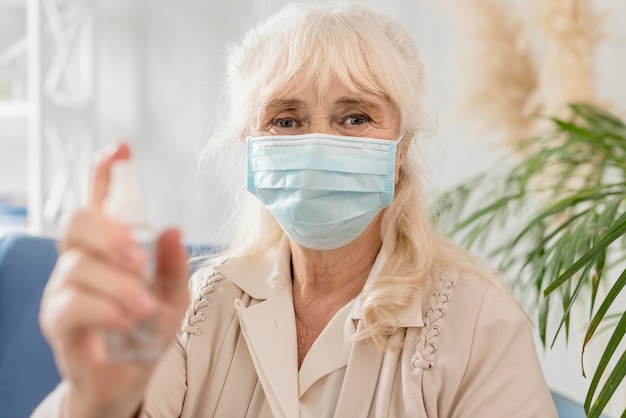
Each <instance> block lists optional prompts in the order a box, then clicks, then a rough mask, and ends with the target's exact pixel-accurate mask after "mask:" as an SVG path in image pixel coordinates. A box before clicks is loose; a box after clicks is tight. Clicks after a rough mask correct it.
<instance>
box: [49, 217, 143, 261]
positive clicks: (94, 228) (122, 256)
mask: <svg viewBox="0 0 626 418" xmlns="http://www.w3.org/2000/svg"><path fill="white" fill-rule="evenodd" d="M65 229H66V231H65V232H64V233H63V234H62V238H61V239H60V240H59V251H60V252H63V251H67V250H70V249H73V248H81V249H82V250H84V251H88V252H90V253H91V254H93V255H94V256H95V257H98V258H101V259H103V260H108V261H110V262H112V263H116V264H120V265H121V266H122V267H124V268H126V269H128V270H130V271H132V272H136V273H138V272H141V271H143V268H144V266H145V263H146V261H147V259H148V254H147V253H146V251H145V250H144V249H143V248H142V247H141V246H140V245H139V244H138V243H137V242H136V241H135V240H134V239H133V237H132V234H131V232H130V231H129V230H128V229H127V228H126V227H124V226H123V225H122V224H120V223H118V222H116V221H114V220H111V219H110V218H108V217H106V216H104V215H103V214H102V213H100V212H97V211H88V210H84V211H78V212H76V213H75V214H73V215H72V217H71V218H70V219H69V222H68V223H67V225H66V227H65Z"/></svg>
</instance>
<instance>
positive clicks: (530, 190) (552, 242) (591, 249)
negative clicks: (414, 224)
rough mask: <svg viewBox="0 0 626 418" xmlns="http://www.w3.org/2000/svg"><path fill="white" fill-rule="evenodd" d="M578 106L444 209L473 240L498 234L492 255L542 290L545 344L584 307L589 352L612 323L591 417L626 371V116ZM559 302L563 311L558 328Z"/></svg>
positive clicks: (590, 399) (471, 244) (524, 285)
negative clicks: (554, 321)
mask: <svg viewBox="0 0 626 418" xmlns="http://www.w3.org/2000/svg"><path fill="white" fill-rule="evenodd" d="M569 109H570V116H569V117H567V118H558V117H546V118H544V119H545V121H546V125H545V126H546V128H545V129H543V130H542V132H541V133H540V134H538V135H535V136H533V137H531V138H529V139H527V140H524V141H522V142H521V143H520V145H519V153H518V156H522V157H521V158H518V159H517V161H516V162H514V163H512V164H508V165H507V164H502V165H500V166H499V167H500V168H496V169H491V170H489V171H488V172H486V173H484V174H481V175H478V176H476V177H475V178H473V179H471V180H468V181H467V182H464V183H463V184H461V185H459V186H458V187H455V188H454V189H452V190H450V191H449V192H447V193H445V194H444V196H443V199H442V205H441V211H440V213H439V216H440V218H443V219H448V220H453V221H452V222H448V223H447V224H448V228H449V229H448V231H449V232H450V235H451V236H452V237H453V239H456V240H459V241H460V242H461V243H462V244H463V245H464V246H466V247H467V248H470V249H484V248H485V244H486V243H491V244H492V245H491V249H490V250H489V251H488V253H487V254H486V255H487V257H489V259H490V260H494V259H495V260H497V262H498V265H499V268H500V269H501V270H502V271H503V272H507V273H508V276H509V277H511V278H512V279H513V282H512V285H513V287H514V288H515V289H516V290H517V291H518V292H521V293H522V294H523V295H525V296H528V295H529V294H530V295H532V296H533V301H534V302H535V303H534V307H535V308H536V309H535V312H534V316H536V322H537V324H538V328H539V333H540V336H541V341H542V343H543V344H544V346H546V345H548V344H549V343H550V341H551V343H552V344H553V343H554V340H555V339H556V338H557V336H558V335H560V334H562V333H563V332H565V338H567V336H568V333H569V329H570V326H571V315H570V314H571V313H572V311H573V310H574V309H577V308H578V307H583V306H584V307H586V308H590V309H589V322H588V324H587V327H586V335H585V338H584V341H583V342H582V353H581V356H582V355H584V350H585V347H586V346H587V345H588V343H589V341H590V340H592V339H594V337H596V335H597V334H598V330H599V329H600V327H606V330H607V332H609V333H610V338H609V340H608V343H607V344H606V346H605V347H604V351H603V353H602V356H601V358H600V360H599V363H598V364H597V366H596V367H595V370H594V371H593V375H592V378H591V381H590V384H589V389H588V392H587V396H586V400H585V402H584V408H585V411H586V412H587V414H588V417H599V416H600V414H601V413H602V411H603V409H604V408H605V406H606V405H607V402H608V401H609V400H610V399H611V397H612V396H613V395H614V393H615V390H616V388H617V386H618V385H619V384H620V382H622V381H623V380H624V376H625V375H626V353H625V352H624V351H623V347H622V351H621V352H620V351H619V350H618V347H619V344H620V342H621V341H622V339H623V337H624V334H625V333H626V312H624V306H623V305H621V306H620V305H619V298H620V297H621V298H624V297H625V296H626V291H625V290H624V288H625V287H626V268H625V267H626V125H625V123H624V121H623V120H621V119H620V118H618V117H616V116H614V115H612V114H611V113H609V112H607V111H606V110H603V109H601V108H599V107H596V106H593V105H589V104H584V103H574V104H570V105H569ZM444 224H445V222H444ZM506 231H508V232H506ZM622 303H623V302H622ZM551 312H552V314H554V313H555V312H556V313H558V315H559V317H560V321H559V324H558V326H557V327H556V328H555V329H550V327H549V325H548V324H549V321H548V318H549V315H550V314H551ZM609 363H611V365H612V367H608V366H609ZM583 373H585V370H584V368H583ZM602 381H603V383H601V382H602ZM621 416H622V417H624V416H626V411H625V412H624V414H623V415H621Z"/></svg>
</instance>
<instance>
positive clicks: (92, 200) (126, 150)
mask: <svg viewBox="0 0 626 418" xmlns="http://www.w3.org/2000/svg"><path fill="white" fill-rule="evenodd" d="M129 158H130V147H129V146H128V145H127V144H125V143H119V144H116V145H115V147H114V148H113V149H112V150H106V151H105V152H104V153H103V155H101V156H100V157H99V158H98V159H97V160H96V166H95V168H94V172H93V176H92V180H91V194H90V197H89V204H90V207H91V208H92V209H96V210H100V211H101V210H102V208H103V206H104V200H105V198H106V196H107V193H108V191H109V182H110V180H111V166H112V165H113V164H114V163H115V162H116V161H120V160H127V159H129Z"/></svg>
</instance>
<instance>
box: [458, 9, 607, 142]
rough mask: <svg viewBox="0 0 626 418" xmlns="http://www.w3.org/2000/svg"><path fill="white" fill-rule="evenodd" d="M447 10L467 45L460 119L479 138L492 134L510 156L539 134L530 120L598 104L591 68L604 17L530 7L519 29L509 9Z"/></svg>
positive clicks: (535, 122) (518, 19)
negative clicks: (466, 121)
mask: <svg viewBox="0 0 626 418" xmlns="http://www.w3.org/2000/svg"><path fill="white" fill-rule="evenodd" d="M450 2H451V4H452V5H454V9H455V11H456V12H457V15H458V16H459V18H460V21H461V25H462V26H463V27H464V29H465V31H466V33H467V39H469V41H470V45H469V48H468V50H467V54H466V56H465V63H464V65H463V68H466V71H465V74H464V75H465V77H466V80H467V81H466V85H467V87H466V91H465V92H464V99H463V100H461V103H460V108H459V112H460V113H462V114H463V115H466V116H468V117H469V118H471V120H472V124H473V125H474V126H475V128H476V129H477V130H478V131H479V132H480V133H485V132H495V133H499V134H501V135H502V136H503V139H504V141H503V142H504V143H505V144H506V145H509V146H512V147H515V148H517V145H518V144H519V142H520V141H521V140H523V139H524V138H527V137H528V136H529V135H531V134H532V133H533V132H535V131H536V130H537V129H538V127H539V122H538V119H536V118H534V117H533V116H534V115H536V114H539V113H540V114H548V115H551V116H560V117H566V116H567V114H566V113H565V112H566V111H567V109H568V108H567V103H571V102H575V101H582V102H587V103H593V104H597V99H596V93H595V83H594V64H593V63H594V54H595V50H596V47H597V45H598V43H599V42H600V41H601V40H602V39H603V33H602V30H601V26H602V22H603V16H600V15H599V14H598V13H596V12H595V11H594V10H593V8H592V6H591V4H590V0H532V2H531V4H532V5H533V13H531V18H530V19H526V21H525V20H524V19H522V16H521V15H520V14H519V13H517V14H516V13H512V11H514V9H515V7H514V6H515V5H514V3H513V2H511V1H502V0H456V1H455V0H450ZM524 4H528V2H524ZM528 21H531V22H532V23H529V22H528Z"/></svg>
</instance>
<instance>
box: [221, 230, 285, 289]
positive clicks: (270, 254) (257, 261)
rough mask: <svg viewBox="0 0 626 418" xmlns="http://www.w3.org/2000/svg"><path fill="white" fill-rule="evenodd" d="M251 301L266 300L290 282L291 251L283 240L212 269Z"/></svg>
mask: <svg viewBox="0 0 626 418" xmlns="http://www.w3.org/2000/svg"><path fill="white" fill-rule="evenodd" d="M213 268H214V269H215V270H216V271H217V272H218V273H221V274H222V275H224V277H227V278H228V279H230V281H232V282H233V283H234V284H235V285H236V286H237V287H239V288H240V289H241V290H243V291H244V292H245V293H247V294H248V295H250V296H251V297H252V298H254V299H258V300H266V299H269V298H271V297H272V296H274V295H276V294H277V293H278V292H279V291H280V290H281V289H282V288H283V287H285V286H286V285H288V284H289V283H291V249H290V248H289V241H288V240H287V239H286V238H285V237H284V236H283V238H282V239H281V240H280V241H279V242H278V243H277V244H275V245H273V246H272V247H270V248H269V249H268V250H266V251H264V252H262V253H260V254H256V255H253V256H248V257H237V258H233V259H229V260H227V261H225V262H224V263H222V264H218V265H216V266H214V267H213Z"/></svg>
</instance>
